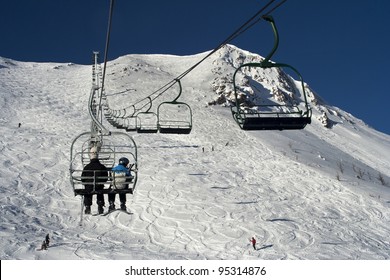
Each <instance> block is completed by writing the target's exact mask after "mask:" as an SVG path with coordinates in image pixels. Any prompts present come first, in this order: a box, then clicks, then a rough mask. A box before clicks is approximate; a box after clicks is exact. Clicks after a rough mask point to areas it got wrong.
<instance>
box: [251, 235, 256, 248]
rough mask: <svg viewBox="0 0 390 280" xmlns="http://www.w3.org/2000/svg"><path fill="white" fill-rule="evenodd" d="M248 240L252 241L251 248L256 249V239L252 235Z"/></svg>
mask: <svg viewBox="0 0 390 280" xmlns="http://www.w3.org/2000/svg"><path fill="white" fill-rule="evenodd" d="M250 241H251V243H252V246H253V249H255V250H256V239H255V238H254V237H252V239H251V240H250Z"/></svg>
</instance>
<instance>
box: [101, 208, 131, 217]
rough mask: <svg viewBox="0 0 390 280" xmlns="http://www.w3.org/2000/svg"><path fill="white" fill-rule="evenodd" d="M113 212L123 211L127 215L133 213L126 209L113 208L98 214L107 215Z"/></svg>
mask: <svg viewBox="0 0 390 280" xmlns="http://www.w3.org/2000/svg"><path fill="white" fill-rule="evenodd" d="M114 212H122V213H125V214H127V215H132V214H133V213H132V212H129V211H127V210H122V209H115V210H111V211H107V212H106V213H103V214H100V216H107V215H110V214H112V213H114Z"/></svg>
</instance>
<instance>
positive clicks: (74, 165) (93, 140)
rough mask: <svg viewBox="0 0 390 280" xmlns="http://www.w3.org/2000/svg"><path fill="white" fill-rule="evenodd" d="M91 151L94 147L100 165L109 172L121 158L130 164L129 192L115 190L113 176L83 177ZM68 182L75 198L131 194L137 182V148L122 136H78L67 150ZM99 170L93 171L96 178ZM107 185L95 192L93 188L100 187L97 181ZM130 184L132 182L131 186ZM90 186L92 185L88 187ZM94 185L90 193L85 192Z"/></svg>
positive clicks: (118, 134)
mask: <svg viewBox="0 0 390 280" xmlns="http://www.w3.org/2000/svg"><path fill="white" fill-rule="evenodd" d="M92 147H96V148H97V151H98V158H99V161H100V162H101V163H102V164H103V165H105V166H106V168H107V170H108V171H110V170H111V169H112V168H113V167H114V166H115V165H117V164H118V161H119V159H120V158H121V157H126V158H128V159H129V161H130V163H132V164H133V167H132V170H131V175H132V176H131V177H129V178H128V179H129V180H128V181H129V188H128V189H117V188H115V187H114V182H113V176H112V174H110V172H109V175H108V177H104V178H103V177H98V176H93V177H88V178H85V177H82V176H81V174H82V172H83V169H84V167H85V166H86V165H87V164H88V163H89V162H90V157H89V155H90V150H91V148H92ZM69 171H70V182H71V185H72V188H73V191H74V194H75V195H76V196H77V195H81V196H83V195H86V194H92V195H93V194H108V193H112V194H116V193H118V194H120V193H130V194H133V193H134V190H135V187H136V184H137V180H138V166H137V146H136V144H135V142H134V140H133V138H132V137H131V136H129V135H128V134H127V133H124V132H111V134H110V135H100V136H98V137H91V132H84V133H81V134H80V135H78V136H77V137H76V138H75V139H74V140H73V142H72V145H71V150H70V167H69ZM97 172H98V170H93V173H94V174H96V173H97ZM83 179H89V180H88V181H90V182H88V183H85V182H83ZM101 179H102V180H103V181H106V183H104V185H105V187H104V189H103V190H98V189H96V185H98V184H101V183H98V182H99V181H101ZM130 181H131V182H130ZM91 182H92V183H91ZM87 184H89V185H91V184H92V185H93V186H94V187H93V190H92V191H89V190H86V189H85V185H87Z"/></svg>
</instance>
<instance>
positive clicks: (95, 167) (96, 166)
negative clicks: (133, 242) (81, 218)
mask: <svg viewBox="0 0 390 280" xmlns="http://www.w3.org/2000/svg"><path fill="white" fill-rule="evenodd" d="M90 159H91V161H90V163H88V164H87V165H86V166H85V167H84V169H83V172H82V173H81V181H82V182H83V184H84V186H85V190H87V191H89V192H92V191H93V190H102V189H103V188H104V183H105V182H106V181H107V179H108V171H107V168H106V167H105V166H104V165H103V164H102V163H100V161H99V159H98V153H97V149H96V147H92V148H91V151H90ZM87 183H91V184H87ZM96 203H97V205H98V212H99V214H103V206H104V196H103V194H97V195H96ZM91 205H92V194H86V195H84V206H85V211H84V213H85V214H91Z"/></svg>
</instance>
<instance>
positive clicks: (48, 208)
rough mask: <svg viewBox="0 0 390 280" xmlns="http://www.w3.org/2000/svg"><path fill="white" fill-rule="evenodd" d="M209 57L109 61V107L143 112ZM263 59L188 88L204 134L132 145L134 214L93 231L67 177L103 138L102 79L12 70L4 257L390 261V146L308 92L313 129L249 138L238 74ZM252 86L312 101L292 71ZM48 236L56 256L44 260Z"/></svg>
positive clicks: (2, 213)
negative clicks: (238, 113) (78, 151)
mask: <svg viewBox="0 0 390 280" xmlns="http://www.w3.org/2000/svg"><path fill="white" fill-rule="evenodd" d="M205 55H206V53H202V54H197V55H191V56H171V55H127V56H124V57H120V58H118V59H115V60H113V61H110V62H109V63H108V66H107V75H106V84H105V88H106V92H107V95H108V102H109V104H110V106H111V107H112V108H113V109H118V110H120V109H122V108H124V107H125V106H126V105H127V104H129V105H131V104H132V103H134V101H136V100H139V99H141V98H143V97H144V96H145V95H147V94H150V93H151V92H153V91H154V90H156V89H158V88H160V87H161V86H163V85H164V84H166V83H167V82H169V81H170V80H172V79H173V78H175V77H177V76H178V75H179V74H181V73H183V72H184V71H185V70H187V69H188V68H190V67H191V66H193V65H194V64H195V63H197V62H198V61H199V60H200V59H202V58H203V57H204V56H205ZM259 59H261V57H260V56H257V55H255V54H251V53H249V52H246V51H243V50H240V49H238V48H236V47H234V46H231V45H228V46H226V47H224V48H222V49H220V50H219V51H218V52H216V53H215V54H213V55H212V56H211V57H210V58H208V59H207V60H205V61H204V62H203V63H202V64H200V65H199V66H198V67H197V68H195V69H194V70H193V71H192V72H190V73H189V74H188V75H186V76H185V77H184V78H183V79H182V80H181V82H182V85H183V94H182V96H181V99H182V101H185V102H186V103H188V104H189V105H190V106H191V108H192V111H193V129H192V132H191V134H189V135H165V134H136V133H132V136H133V137H134V140H135V142H136V143H137V145H138V164H139V174H138V175H139V181H138V185H137V190H136V193H135V194H134V196H130V195H129V197H128V208H129V210H130V211H131V212H132V214H131V215H127V214H125V213H121V212H114V213H112V214H110V215H108V216H84V218H83V223H82V226H80V225H79V222H80V211H81V204H80V201H81V200H80V197H79V196H77V197H75V196H74V194H73V190H72V188H71V185H70V182H69V171H68V169H69V156H70V145H71V142H72V140H73V139H74V138H75V137H76V136H77V135H78V134H80V133H82V132H84V131H88V130H89V129H90V118H89V114H88V109H87V104H88V98H89V93H90V90H91V84H92V82H91V77H92V69H91V66H90V65H76V64H72V63H69V64H63V63H33V62H18V61H14V60H11V59H6V58H0V106H1V108H2V109H1V112H0V123H1V128H0V130H1V135H2V136H1V138H0V139H1V146H0V148H1V150H0V154H1V164H2V168H1V170H0V193H1V206H0V220H1V231H0V235H1V239H0V258H1V259H2V260H5V259H75V260H78V259H389V258H390V240H389V236H390V223H389V221H390V172H389V170H390V136H389V135H386V134H383V133H380V132H378V131H376V130H374V129H372V128H370V127H368V126H367V125H366V124H365V123H364V122H363V121H362V120H359V119H357V118H355V117H354V116H352V115H351V114H349V113H347V112H345V111H343V110H342V109H340V108H336V107H334V106H332V105H330V104H327V103H326V102H325V101H324V100H323V99H321V97H320V96H319V95H317V94H316V93H315V92H314V91H313V90H312V89H310V87H309V86H307V88H306V89H307V93H308V99H309V102H310V106H311V107H312V109H313V117H312V123H311V124H310V125H308V126H307V127H306V128H305V129H304V130H299V131H243V130H240V129H239V127H238V125H237V124H236V123H235V122H234V120H233V118H232V116H231V112H230V109H229V108H228V105H229V102H230V101H229V100H231V99H232V98H233V95H232V89H233V87H232V84H231V79H232V74H233V72H234V70H235V67H237V66H238V65H240V64H241V63H244V62H248V61H258V60H259ZM245 74H246V75H248V74H251V77H252V78H253V77H255V79H252V78H251V79H249V78H248V76H245ZM302 74H303V77H304V74H305V73H302ZM240 81H241V86H242V87H244V86H246V85H248V84H249V83H250V82H256V83H257V84H259V85H261V86H262V89H260V90H259V92H261V91H262V90H263V91H264V90H267V91H268V92H270V93H272V95H273V96H271V97H272V98H282V99H281V100H282V101H283V102H297V101H299V100H298V99H299V97H297V95H296V94H294V80H292V79H291V78H290V77H289V76H288V75H287V74H286V73H284V72H283V71H278V70H276V69H268V70H265V71H258V72H257V73H252V72H250V73H249V72H248V73H242V76H241V77H240ZM306 82H308V83H310V81H306ZM259 92H250V90H249V87H248V92H247V94H248V96H250V95H252V96H251V98H257V97H258V96H256V94H258V93H259ZM175 94H177V89H172V91H169V92H167V93H166V94H164V95H162V96H161V98H159V99H158V100H157V101H161V102H162V101H167V100H171V99H172V97H173V96H175ZM248 98H249V97H248ZM19 123H20V124H21V126H20V127H18V126H19ZM105 124H106V125H107V127H110V126H109V124H108V123H105ZM110 129H112V130H113V131H115V130H116V128H113V127H110ZM96 208H97V206H96V204H95V203H94V205H93V208H92V211H93V212H94V213H96V212H97V209H96ZM48 233H49V234H50V236H51V246H50V248H49V250H47V251H37V248H40V244H41V243H42V240H43V239H44V237H45V236H46V234H48ZM252 236H254V237H255V238H256V239H257V241H258V250H257V251H254V250H253V248H252V247H251V245H250V243H249V239H250V238H251V237H252Z"/></svg>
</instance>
